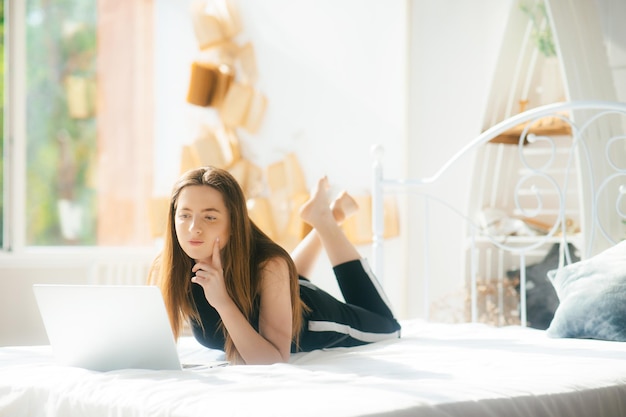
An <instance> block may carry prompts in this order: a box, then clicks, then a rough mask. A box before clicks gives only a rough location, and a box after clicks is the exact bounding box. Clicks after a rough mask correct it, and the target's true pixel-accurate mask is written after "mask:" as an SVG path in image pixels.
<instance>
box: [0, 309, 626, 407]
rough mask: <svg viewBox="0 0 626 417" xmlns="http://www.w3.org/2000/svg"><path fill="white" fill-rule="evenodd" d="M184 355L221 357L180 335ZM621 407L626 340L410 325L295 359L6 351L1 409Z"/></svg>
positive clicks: (0, 356) (1, 352) (625, 391)
mask: <svg viewBox="0 0 626 417" xmlns="http://www.w3.org/2000/svg"><path fill="white" fill-rule="evenodd" d="M179 351H180V356H181V360H182V361H183V363H199V362H204V361H212V360H215V359H221V358H222V354H221V352H218V351H211V350H207V349H205V348H203V347H201V346H199V345H198V344H197V343H196V342H195V341H194V340H193V339H190V338H186V339H181V341H180V342H179ZM252 415H254V416H256V417H264V416H298V417H302V416H315V417H331V416H337V417H345V416H364V415H368V416H369V415H393V416H405V415H406V416H409V415H418V416H441V417H448V416H481V417H484V416H507V417H515V416H520V417H521V416H533V417H536V416H549V417H552V416H581V417H582V416H596V417H603V416H607V417H609V416H610V417H618V416H625V415H626V343H619V342H603V341H594V340H571V339H550V338H548V337H547V336H546V335H545V332H543V331H539V330H534V329H528V328H520V327H507V328H492V327H489V326H486V325H482V324H455V325H452V324H433V323H425V322H422V321H415V320H414V321H404V322H403V337H402V339H398V340H390V341H385V342H380V343H376V344H372V345H368V346H362V347H357V348H349V349H346V348H337V349H329V350H325V351H315V352H310V353H303V354H297V355H293V358H292V360H291V362H290V363H289V364H277V365H271V366H228V367H219V368H211V369H203V370H194V371H191V370H186V371H149V370H134V369H133V370H122V371H114V372H106V373H100V372H93V371H87V370H83V369H78V368H70V367H64V366H58V365H56V364H55V363H54V361H53V356H52V352H51V350H50V348H49V347H47V346H43V347H5V348H0V416H3V417H4V416H11V417H18V416H29V417H35V416H46V417H52V416H63V417H73V416H81V417H84V416H89V417H98V416H151V417H158V416H182V417H191V416H216V417H217V416H220V417H221V416H252Z"/></svg>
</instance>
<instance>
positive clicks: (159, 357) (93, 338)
mask: <svg viewBox="0 0 626 417" xmlns="http://www.w3.org/2000/svg"><path fill="white" fill-rule="evenodd" d="M33 290H34V292H35V298H36V300H37V305H38V306H39V310H40V313H41V317H42V319H43V323H44V326H45V329H46V332H47V334H48V339H49V340H50V345H51V346H52V348H53V350H54V353H55V355H56V358H57V360H58V361H59V362H60V363H62V364H65V365H69V366H76V367H81V368H86V369H91V370H94V371H112V370H116V369H131V368H133V369H157V370H181V369H183V366H182V365H181V363H180V359H179V357H178V351H177V348H176V342H175V340H174V336H173V334H172V329H171V327H170V323H169V319H168V316H167V312H166V310H165V303H164V302H163V297H162V295H161V291H160V290H159V288H158V287H155V286H147V285H144V286H131V285H39V284H35V285H34V286H33Z"/></svg>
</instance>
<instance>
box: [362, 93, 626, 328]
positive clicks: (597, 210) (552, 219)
mask: <svg viewBox="0 0 626 417" xmlns="http://www.w3.org/2000/svg"><path fill="white" fill-rule="evenodd" d="M372 154H373V158H374V162H373V178H372V230H373V253H372V257H373V263H372V267H373V269H374V272H375V273H376V274H377V276H378V277H379V278H380V279H383V272H384V268H383V265H384V264H383V262H384V260H383V256H384V250H383V230H384V224H383V222H384V220H383V219H384V216H383V201H384V197H385V194H388V193H391V192H402V193H410V194H411V195H419V196H420V198H423V199H424V201H427V202H428V204H432V205H435V204H436V205H441V206H443V207H446V209H449V211H450V212H453V213H454V214H455V215H456V216H457V217H460V218H462V221H463V224H464V227H463V230H460V231H459V236H458V239H459V240H463V242H464V243H463V245H464V258H465V259H463V260H462V262H464V264H465V267H464V270H465V271H466V279H465V282H466V284H467V286H468V288H469V290H468V299H469V300H470V301H469V302H470V312H471V313H470V314H471V320H472V321H476V320H477V317H478V315H479V312H480V309H481V307H480V306H479V305H478V298H479V294H478V292H479V291H478V289H477V284H478V283H479V282H482V283H483V284H484V283H485V282H486V281H489V280H490V279H492V280H496V281H498V280H499V282H498V283H496V284H495V285H496V287H499V291H501V290H502V288H501V287H502V285H503V284H502V280H503V277H506V276H507V275H511V271H512V270H513V269H516V270H517V271H518V272H519V283H517V284H516V285H517V289H518V292H519V294H520V297H519V320H520V322H521V324H522V325H526V324H527V303H526V301H527V300H526V294H527V292H526V291H527V276H526V271H527V267H528V266H529V265H530V262H531V261H532V259H534V258H533V257H535V258H537V256H544V255H545V254H546V253H547V252H549V250H550V249H551V248H553V247H557V246H558V248H559V249H558V253H559V256H558V266H559V267H561V266H563V264H565V263H571V262H573V261H575V260H577V259H573V255H572V253H571V251H570V250H569V249H570V248H571V247H572V246H573V247H575V248H576V249H577V251H578V252H579V253H580V257H581V258H583V259H584V258H588V257H591V256H593V255H595V254H597V253H599V252H601V251H603V250H604V249H607V248H608V247H611V246H613V245H615V244H616V243H617V242H619V241H621V240H623V239H625V238H626V198H624V196H625V194H626V103H618V102H606V101H574V102H565V103H555V104H551V105H546V106H542V107H537V108H534V109H531V110H528V111H526V112H523V113H520V114H517V115H515V116H513V117H511V118H509V119H506V120H504V121H502V122H500V123H498V124H496V125H494V126H493V127H491V128H489V129H487V130H485V131H484V132H483V133H482V134H481V135H479V136H478V137H476V138H475V139H473V140H472V141H470V142H468V143H467V144H466V145H465V146H463V147H462V148H461V149H459V150H458V151H457V152H456V153H454V154H453V155H452V157H451V158H450V159H448V160H447V161H446V162H445V163H444V164H443V165H442V166H441V167H440V168H439V169H438V170H437V171H436V172H435V173H434V174H433V175H431V176H427V177H423V178H410V179H403V178H400V179H392V178H386V177H385V175H384V173H383V164H382V160H383V149H382V147H380V146H375V147H374V148H373V149H372ZM467 157H471V158H473V172H472V174H471V178H472V179H471V180H470V181H471V187H470V188H471V189H470V193H469V200H470V201H469V202H468V204H467V208H462V209H459V208H457V207H454V206H453V205H451V204H450V203H449V202H448V201H446V199H444V198H441V197H440V196H439V194H437V195H434V194H432V193H429V191H428V190H432V189H433V188H429V187H436V186H437V183H438V181H440V178H441V177H442V175H443V174H444V173H446V172H447V171H449V170H450V169H452V167H454V166H455V165H456V164H457V163H458V161H459V160H460V159H462V158H467ZM432 211H433V210H425V211H424V212H423V213H421V212H420V213H421V214H423V215H424V216H428V215H430V214H429V213H431V212H432ZM423 224H425V225H426V226H425V227H424V230H423V232H424V233H426V234H428V233H430V231H429V230H428V229H429V227H428V225H429V224H430V222H429V221H428V219H424V222H423ZM425 241H426V242H427V241H428V239H426V240H425ZM427 246H428V245H427V244H426V245H425V247H424V248H423V249H424V250H425V251H427V250H428V247H427ZM422 256H423V258H424V259H425V261H426V262H428V254H424V255H422ZM513 259H515V261H513ZM428 270H429V268H428V265H426V267H425V268H424V271H425V272H424V273H425V274H426V275H427V276H426V277H425V278H424V279H425V280H429V279H430V277H429V276H428ZM493 270H498V271H499V272H498V273H496V274H495V275H497V277H495V278H490V277H489V276H490V275H493V274H491V272H489V271H493ZM504 279H506V278H504Z"/></svg>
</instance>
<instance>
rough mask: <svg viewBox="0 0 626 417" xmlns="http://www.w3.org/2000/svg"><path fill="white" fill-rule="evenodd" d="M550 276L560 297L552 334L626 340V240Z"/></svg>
mask: <svg viewBox="0 0 626 417" xmlns="http://www.w3.org/2000/svg"><path fill="white" fill-rule="evenodd" d="M548 278H549V279H550V282H552V285H553V286H554V289H555V290H556V293H557V295H558V297H559V306H558V307H557V309H556V312H555V313H554V318H553V319H552V322H551V323H550V327H549V328H548V329H547V332H548V335H550V336H552V337H573V338H585V339H603V340H615V341H621V342H624V341H626V241H622V242H620V243H618V244H617V245H615V246H613V247H611V248H609V249H607V250H605V251H604V252H601V253H599V254H598V255H596V256H594V257H591V258H589V259H586V260H584V261H580V262H576V263H573V264H570V265H568V266H566V267H564V268H561V269H558V270H553V271H550V272H548Z"/></svg>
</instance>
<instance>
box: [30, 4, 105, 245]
mask: <svg viewBox="0 0 626 417" xmlns="http://www.w3.org/2000/svg"><path fill="white" fill-rule="evenodd" d="M96 33H97V16H96V3H95V0H89V1H85V0H55V1H53V2H51V1H45V0H27V5H26V45H27V46H26V47H27V51H26V53H27V56H26V61H27V68H26V84H27V85H26V95H27V97H26V103H27V110H26V111H27V113H26V135H27V148H26V149H27V152H26V158H27V161H26V164H27V180H26V228H27V230H26V243H27V244H28V245H64V244H73V245H77V244H78V245H92V244H95V243H96V218H95V216H96V193H95V189H94V188H95V185H94V184H93V182H94V179H93V176H92V170H93V168H94V163H95V159H96V147H97V143H96V118H95V114H94V113H93V107H94V104H93V103H94V100H95V97H94V94H95V93H94V91H95V88H94V85H95V82H96V46H97V39H96ZM70 81H78V82H74V83H73V87H71V86H70V84H68V83H69V82H70ZM68 92H69V95H68ZM77 97H78V101H79V106H80V107H82V108H83V112H82V114H79V115H77V114H76V112H75V111H74V112H71V111H70V106H72V104H73V103H72V100H73V99H76V98H77ZM85 103H86V104H85ZM86 106H87V108H86ZM85 108H86V110H87V111H84V110H85ZM63 203H66V204H70V205H71V207H72V211H71V212H70V214H69V216H68V217H69V218H68V219H66V220H69V221H70V222H76V223H78V227H73V228H71V229H72V230H71V233H68V232H64V230H67V228H66V229H63V227H62V220H61V211H60V207H61V206H62V205H63Z"/></svg>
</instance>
